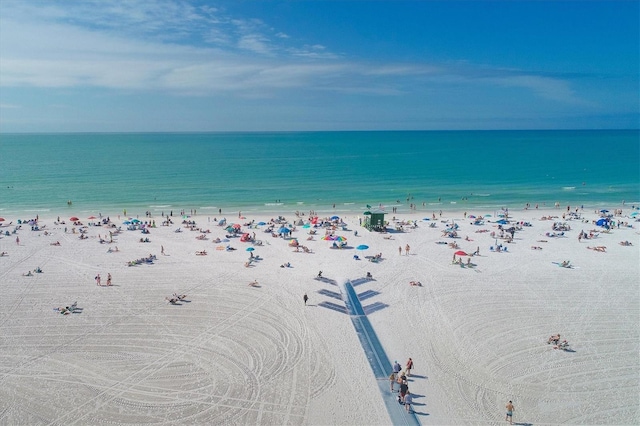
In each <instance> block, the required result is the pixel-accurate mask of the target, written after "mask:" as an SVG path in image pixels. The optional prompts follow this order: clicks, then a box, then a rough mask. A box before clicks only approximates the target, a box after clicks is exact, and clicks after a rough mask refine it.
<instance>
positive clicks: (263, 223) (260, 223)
mask: <svg viewBox="0 0 640 426" xmlns="http://www.w3.org/2000/svg"><path fill="white" fill-rule="evenodd" d="M258 225H260V226H262V225H266V223H265V222H258Z"/></svg>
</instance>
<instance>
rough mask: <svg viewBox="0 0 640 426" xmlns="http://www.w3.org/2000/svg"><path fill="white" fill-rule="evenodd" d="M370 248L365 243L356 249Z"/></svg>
mask: <svg viewBox="0 0 640 426" xmlns="http://www.w3.org/2000/svg"><path fill="white" fill-rule="evenodd" d="M368 248H369V246H367V245H364V244H361V245H359V246H358V247H356V250H366V249H368Z"/></svg>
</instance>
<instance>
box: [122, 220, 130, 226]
mask: <svg viewBox="0 0 640 426" xmlns="http://www.w3.org/2000/svg"><path fill="white" fill-rule="evenodd" d="M122 224H123V225H131V222H129V221H128V220H125V221H124V222H122Z"/></svg>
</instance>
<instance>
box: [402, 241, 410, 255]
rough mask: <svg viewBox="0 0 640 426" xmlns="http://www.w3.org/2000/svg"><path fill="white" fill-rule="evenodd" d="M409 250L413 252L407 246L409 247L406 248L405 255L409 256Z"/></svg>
mask: <svg viewBox="0 0 640 426" xmlns="http://www.w3.org/2000/svg"><path fill="white" fill-rule="evenodd" d="M409 250H411V247H409V244H407V245H406V246H405V248H404V254H405V255H406V256H409Z"/></svg>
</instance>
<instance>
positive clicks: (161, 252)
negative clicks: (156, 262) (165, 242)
mask: <svg viewBox="0 0 640 426" xmlns="http://www.w3.org/2000/svg"><path fill="white" fill-rule="evenodd" d="M160 254H161V255H163V256H164V246H160Z"/></svg>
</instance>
